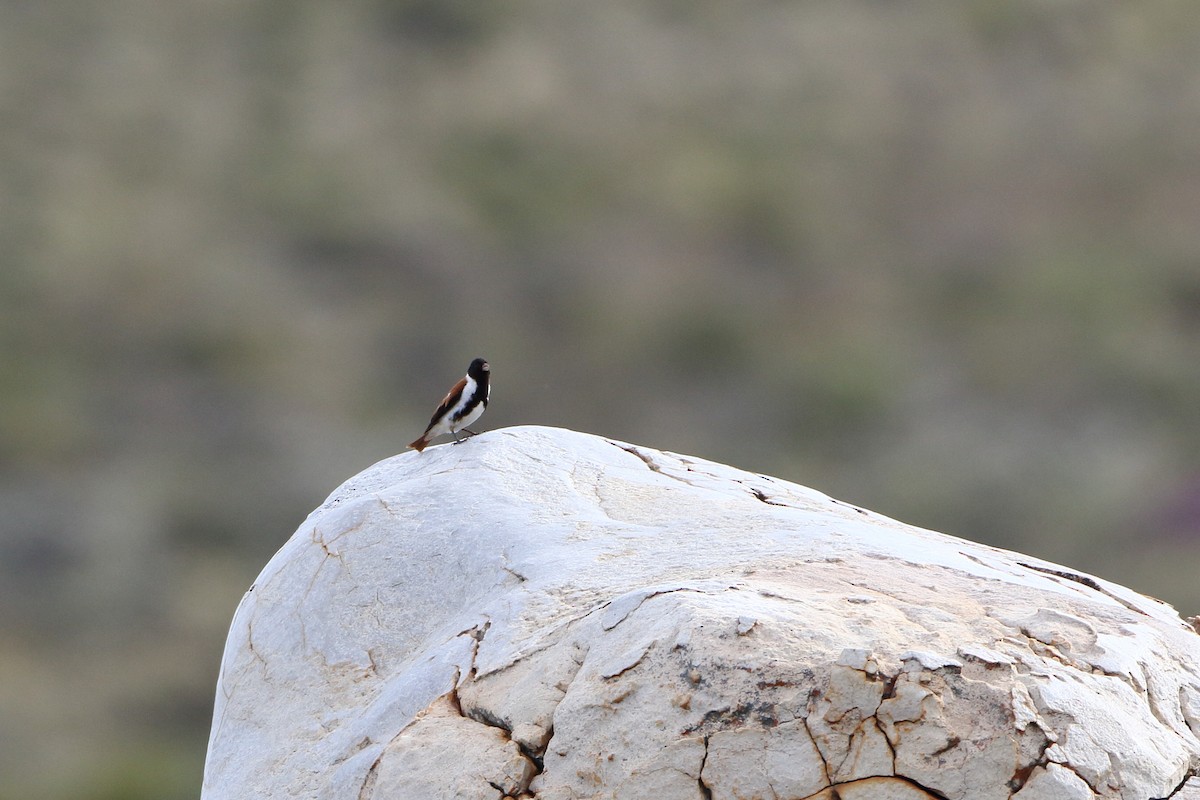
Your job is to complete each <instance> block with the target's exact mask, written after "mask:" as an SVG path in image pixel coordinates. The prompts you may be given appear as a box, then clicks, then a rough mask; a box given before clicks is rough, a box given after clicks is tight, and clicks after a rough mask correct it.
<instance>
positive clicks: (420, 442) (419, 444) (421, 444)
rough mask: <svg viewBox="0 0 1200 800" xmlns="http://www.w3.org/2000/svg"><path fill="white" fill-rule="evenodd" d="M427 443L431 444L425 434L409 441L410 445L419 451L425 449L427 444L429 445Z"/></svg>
mask: <svg viewBox="0 0 1200 800" xmlns="http://www.w3.org/2000/svg"><path fill="white" fill-rule="evenodd" d="M427 444H429V440H428V439H426V438H425V437H424V436H422V437H420V438H419V439H415V440H413V441H411V442H409V443H408V446H409V447H411V448H412V449H413V450H416V451H417V452H418V453H419V452H421V451H422V450H424V449H425V445H427Z"/></svg>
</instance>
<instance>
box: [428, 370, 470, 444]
mask: <svg viewBox="0 0 1200 800" xmlns="http://www.w3.org/2000/svg"><path fill="white" fill-rule="evenodd" d="M465 388H467V379H466V378H462V379H460V380H459V382H458V383H456V384H454V386H452V387H451V388H450V391H449V392H448V393H447V394H446V396H445V397H443V398H442V402H441V404H440V405H438V407H437V411H434V412H433V416H432V417H430V418H429V427H427V428H426V429H425V432H426V433H429V430H430V429H431V428H432V427H433V426H434V425H435V424H437V421H438V420H439V419H441V418H442V416H443V415H444V414H445V413H446V412H447V411H449V410H450V407H451V406H452V405H454V404H455V403H457V402H458V398H460V397H462V393H463V389H465Z"/></svg>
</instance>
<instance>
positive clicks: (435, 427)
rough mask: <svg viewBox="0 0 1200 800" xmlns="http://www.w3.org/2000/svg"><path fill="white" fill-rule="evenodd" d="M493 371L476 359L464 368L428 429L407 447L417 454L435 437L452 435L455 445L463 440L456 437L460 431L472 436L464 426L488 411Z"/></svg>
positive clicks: (469, 430) (471, 432) (443, 399)
mask: <svg viewBox="0 0 1200 800" xmlns="http://www.w3.org/2000/svg"><path fill="white" fill-rule="evenodd" d="M491 372H492V368H491V366H490V365H489V364H488V362H487V361H486V360H485V359H482V358H477V359H475V360H474V361H472V362H471V365H470V366H469V367H467V374H466V375H465V376H464V377H463V378H462V379H461V380H459V382H458V383H456V384H454V386H452V387H450V392H449V393H448V394H447V395H446V396H445V397H444V398H442V403H441V405H439V406H438V407H437V411H434V412H433V417H432V418H430V420H429V427H428V428H426V429H425V432H424V433H423V434H421V435H420V436H418V437H417V438H416V439H414V440H413V441H412V442H410V443H409V445H408V446H409V447H411V448H412V449H413V450H416V451H417V452H418V453H420V452H421V451H422V450H424V449H425V447H426V446H427V445H428V444H429V441H430V440H431V439H433V438H434V437H435V436H441V435H442V434H443V433H451V434H454V443H455V444H458V443H459V442H461V441H463V440H462V439H459V438H458V432H459V431H466V432H467V433H469V434H471V435H472V436H474V435H475V431H473V430H471V429H470V428H468V427H467V426H468V425H470V424H471V423H472V422H474V421H475V420H477V419H479V417H480V415H481V414H483V410H484V409H485V408H487V404H488V396H489V395H490V394H491V392H492V387H491V385H490V384H489V383H488V378H490V377H491Z"/></svg>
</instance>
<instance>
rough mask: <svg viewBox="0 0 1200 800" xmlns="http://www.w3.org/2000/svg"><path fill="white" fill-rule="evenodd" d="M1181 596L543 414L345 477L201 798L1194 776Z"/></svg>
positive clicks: (255, 663)
mask: <svg viewBox="0 0 1200 800" xmlns="http://www.w3.org/2000/svg"><path fill="white" fill-rule="evenodd" d="M1198 735H1200V637H1198V636H1197V635H1196V634H1195V632H1194V631H1192V630H1191V629H1190V628H1189V627H1188V626H1186V625H1185V624H1184V623H1183V622H1182V621H1181V620H1180V619H1179V617H1178V616H1177V615H1176V613H1175V612H1174V611H1173V610H1172V609H1171V608H1169V607H1168V606H1166V605H1164V604H1162V603H1159V602H1158V601H1155V600H1153V599H1150V598H1147V597H1144V596H1141V595H1138V594H1136V593H1134V592H1132V591H1130V590H1128V589H1125V588H1123V587H1120V586H1116V585H1114V584H1111V583H1107V582H1105V581H1102V580H1100V579H1098V578H1094V577H1091V576H1087V575H1083V574H1080V573H1078V572H1076V571H1074V570H1070V569H1068V568H1065V567H1060V566H1057V565H1054V564H1050V563H1047V562H1043V561H1039V560H1037V559H1033V558H1029V557H1025V556H1021V555H1018V554H1015V553H1010V552H1006V551H1002V550H997V549H995V548H991V547H986V546H983V545H978V544H974V543H971V542H967V541H964V540H961V539H956V538H953V537H950V536H945V535H942V534H937V533H933V532H930V531H924V530H920V529H917V528H913V527H911V526H907V525H903V524H901V523H898V522H895V521H893V520H890V519H887V518H885V517H881V516H879V515H876V514H873V513H871V512H868V511H865V510H862V509H859V508H855V507H853V506H850V505H847V504H845V503H841V502H839V501H837V500H833V499H831V498H829V497H826V496H825V495H822V494H820V493H818V492H815V491H812V490H810V489H806V488H804V487H801V486H797V485H795V484H791V483H787V482H784V481H780V480H777V479H774V478H769V477H766V476H761V475H754V474H751V473H746V472H742V471H739V470H736V469H733V468H731V467H727V466H723V465H720V464H714V463H711V462H706V461H702V460H699V459H694V458H687V457H683V456H678V455H674V454H669V453H663V452H660V451H656V450H651V449H647V448H642V447H636V446H633V445H629V444H625V443H622V442H615V441H611V440H608V439H603V438H600V437H596V436H590V435H586V434H580V433H575V432H571V431H564V430H558V429H553V428H539V427H520V428H509V429H503V430H498V431H492V432H490V433H486V434H482V435H480V436H478V437H475V438H473V439H471V440H470V441H469V442H467V443H465V444H463V445H461V446H452V445H444V446H440V447H433V448H430V449H429V450H427V451H425V452H424V453H421V454H417V453H406V454H403V455H400V456H396V457H394V458H391V459H389V460H387V461H384V462H381V463H379V464H377V465H375V466H374V467H371V468H370V469H368V470H367V471H365V472H363V473H362V474H360V475H358V476H356V477H355V478H353V479H351V480H350V481H348V482H347V483H346V484H345V485H343V486H342V487H340V488H339V489H338V490H337V491H336V492H334V494H333V495H332V496H331V497H330V498H329V500H328V501H326V503H325V504H323V505H322V506H321V507H320V508H319V509H317V510H316V511H315V512H313V514H312V515H310V516H309V518H308V519H307V520H306V521H305V522H304V524H303V525H302V526H301V527H300V529H299V530H298V531H297V532H296V534H295V535H294V536H293V537H292V538H291V539H290V540H289V541H288V542H287V544H285V545H284V547H283V548H282V549H281V550H280V551H279V552H278V553H277V554H276V556H275V557H274V558H273V559H272V560H271V562H270V563H269V564H268V565H267V567H266V568H265V569H264V570H263V572H262V574H261V575H260V576H259V579H258V580H257V581H256V583H255V585H254V586H253V587H252V588H251V590H250V591H249V592H248V593H247V594H246V597H245V598H244V600H243V602H242V604H241V605H240V606H239V608H238V611H237V614H236V615H235V617H234V620H233V624H232V627H231V630H230V634H229V640H228V643H227V646H226V651H225V656H224V661H223V664H222V671H221V678H220V681H219V684H218V689H217V700H216V707H215V712H214V720H213V729H212V735H211V739H210V742H209V753H208V761H207V764H206V768H205V783H204V798H205V800H224V799H225V798H229V799H233V798H239V799H240V798H246V797H266V798H270V797H279V798H283V797H305V798H339V800H340V799H341V798H359V799H360V800H384V799H385V798H425V799H426V800H438V799H440V798H488V799H489V800H497V799H498V798H504V797H535V798H539V800H573V799H577V798H614V799H615V798H630V799H633V798H653V799H654V800H704V799H705V798H712V799H713V800H733V799H734V798H764V799H765V800H807V799H811V800H837V798H841V800H925V799H926V798H947V799H948V800H960V799H961V800H993V799H995V800H1008V798H1012V799H1013V800H1075V799H1076V798H1079V800H1084V799H1086V798H1096V797H1102V798H1124V800H1134V799H1136V800H1147V799H1148V798H1166V797H1175V798H1177V800H1184V799H1185V798H1195V797H1196V796H1197V794H1200V793H1198V792H1197V791H1196V789H1195V783H1189V782H1188V779H1189V777H1190V776H1191V775H1193V774H1195V772H1196V770H1197V766H1198V765H1200V740H1198V739H1197V736H1198Z"/></svg>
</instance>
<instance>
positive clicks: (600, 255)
mask: <svg viewBox="0 0 1200 800" xmlns="http://www.w3.org/2000/svg"><path fill="white" fill-rule="evenodd" d="M0 98H2V99H3V102H2V105H0V110H2V112H3V113H2V116H0V148H2V150H0V152H2V153H3V158H0V201H2V204H0V207H2V208H3V213H2V214H0V252H2V253H3V267H2V269H0V306H2V308H0V360H2V362H0V363H3V364H4V368H3V370H2V371H0V409H2V413H0V497H2V506H0V507H2V509H3V513H2V515H0V798H3V799H4V800H8V799H9V798H22V800H24V799H25V798H33V797H36V798H39V799H40V800H59V799H60V798H61V799H63V800H65V799H66V798H71V800H141V799H142V798H145V799H146V800H149V799H150V798H154V800H174V799H175V798H180V799H182V798H194V797H196V796H197V794H198V791H199V785H200V771H201V766H202V762H203V758H204V747H205V742H206V737H207V733H208V725H209V721H210V714H211V704H212V697H213V690H214V682H215V680H216V677H217V668H218V664H219V660H220V657H221V649H222V645H223V642H224V636H225V632H226V626H227V624H228V621H229V618H230V616H231V615H232V613H233V610H234V608H235V606H236V604H237V602H238V600H239V599H240V597H241V594H242V592H243V591H244V590H245V589H246V587H248V586H249V584H250V583H251V582H252V581H253V579H254V577H255V575H256V574H257V572H258V571H259V569H260V568H261V567H262V566H263V564H264V563H265V562H266V560H267V559H268V558H269V557H270V556H271V554H272V553H273V552H274V551H275V549H276V548H278V547H279V546H280V545H281V544H282V543H283V542H284V540H285V539H286V538H287V537H288V536H289V535H290V534H291V532H292V531H293V530H295V528H296V527H297V526H298V525H299V524H300V522H301V521H302V520H303V519H304V517H305V515H306V514H307V513H308V512H309V511H310V510H311V509H312V508H313V507H315V506H316V505H317V504H319V503H320V502H321V501H322V499H323V498H324V497H325V496H326V495H327V494H328V493H329V492H330V491H332V490H333V489H334V488H335V487H336V486H337V485H338V484H339V483H340V482H341V481H343V480H344V479H346V478H347V477H349V476H350V475H352V474H354V473H356V472H358V471H359V470H361V469H363V468H365V467H367V466H368V465H370V464H372V463H373V462H375V461H378V460H380V459H382V458H386V457H388V456H390V455H392V454H394V453H397V452H399V451H401V450H402V449H403V447H404V444H405V443H406V442H408V441H409V440H410V439H412V438H413V437H414V436H415V435H416V434H417V433H419V432H420V430H422V429H423V427H424V424H425V423H426V421H427V420H428V417H429V413H430V412H431V411H432V407H433V405H434V404H435V402H436V400H437V399H438V398H439V397H440V396H441V393H442V392H443V391H444V390H445V388H446V387H447V386H448V385H449V384H450V382H452V381H453V380H455V379H457V378H458V376H459V375H461V373H462V372H463V370H464V369H465V367H466V364H467V362H468V361H469V360H470V358H471V357H473V356H475V355H484V356H486V357H487V358H488V359H489V360H490V361H491V363H492V367H493V371H494V393H493V403H492V405H491V408H490V410H489V411H488V415H487V416H486V417H485V418H484V420H483V427H484V428H496V427H501V426H505V425H513V424H519V423H544V424H550V425H561V426H566V427H570V428H574V429H578V430H584V431H591V432H596V433H601V434H604V435H608V436H612V437H617V438H621V439H625V440H629V441H634V442H638V443H642V444H646V445H650V446H654V447H660V448H665V449H670V450H674V451H677V452H683V453H689V454H693V455H699V456H703V457H707V458H711V459H716V460H719V461H723V462H727V463H730V464H733V465H736V466H740V467H743V468H746V469H750V470H754V471H758V472H764V473H768V474H771V475H776V476H779V477H782V478H786V479H789V480H793V481H796V482H799V483H803V484H806V485H809V486H812V487H814V488H817V489H820V490H822V491H825V492H828V493H830V494H832V495H834V496H835V497H838V498H841V499H844V500H847V501H851V502H854V503H857V504H860V505H864V506H867V507H869V508H872V509H874V510H877V511H880V512H882V513H885V514H888V515H890V516H893V517H897V518H899V519H902V520H904V521H907V522H911V523H915V524H918V525H922V526H926V527H930V528H934V529H937V530H941V531H945V532H948V533H953V534H957V535H960V536H963V537H966V538H970V539H974V540H977V541H982V542H988V543H992V544H995V545H999V546H1002V547H1007V548H1014V549H1018V550H1021V551H1025V552H1028V553H1032V554H1035V555H1038V556H1041V557H1044V558H1048V559H1052V560H1055V561H1059V562H1061V563H1065V564H1068V565H1071V566H1073V567H1076V568H1079V569H1083V570H1087V571H1090V572H1093V573H1096V574H1099V575H1101V576H1103V577H1105V578H1109V579H1111V580H1115V581H1119V582H1122V583H1125V584H1128V585H1130V586H1132V587H1134V588H1136V589H1138V590H1140V591H1142V592H1145V593H1148V594H1151V595H1154V596H1157V597H1160V598H1162V599H1164V600H1167V601H1169V602H1172V603H1174V604H1175V605H1176V606H1177V607H1178V608H1179V610H1180V611H1181V612H1183V613H1185V614H1195V613H1198V612H1200V581H1197V579H1196V576H1197V565H1198V564H1200V425H1198V424H1197V410H1198V409H1200V361H1198V358H1197V354H1198V346H1200V134H1198V132H1200V12H1198V10H1197V8H1196V6H1195V4H1194V3H1193V2H1190V1H1189V2H1182V1H1179V2H1163V3H1153V4H1135V3H1114V2H1103V1H1102V0H1100V1H1098V0H1087V1H1086V2H1084V1H1083V0H1039V1H1038V2H1033V1H1031V0H962V2H957V3H930V4H909V3H879V2H870V1H869V0H841V1H840V2H779V1H776V2H757V3H722V2H714V1H713V0H658V1H657V2H650V1H649V0H644V1H642V2H638V1H637V0H588V2H547V1H546V0H534V2H522V3H508V2H491V3H477V2H468V1H467V0H341V1H340V2H322V1H321V0H292V1H291V2H275V1H273V0H241V1H240V2H229V1H228V0H208V2H200V1H199V0H182V1H181V2H173V3H164V2H157V1H156V0H155V1H152V0H112V1H111V2H106V3H82V4H81V3H66V2H55V1H54V0H51V1H49V2H37V3H4V4H0Z"/></svg>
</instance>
